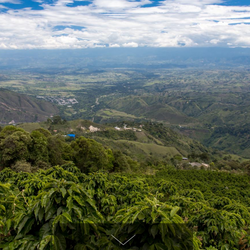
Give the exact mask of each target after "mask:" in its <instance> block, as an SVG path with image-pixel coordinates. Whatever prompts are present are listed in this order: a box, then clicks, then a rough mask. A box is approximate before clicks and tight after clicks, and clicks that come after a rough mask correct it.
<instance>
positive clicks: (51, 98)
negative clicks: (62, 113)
mask: <svg viewBox="0 0 250 250" xmlns="http://www.w3.org/2000/svg"><path fill="white" fill-rule="evenodd" d="M36 98H37V99H43V100H45V101H48V102H53V103H56V104H58V105H62V106H63V105H74V104H77V103H78V101H77V100H76V98H62V97H55V96H42V95H37V96H36Z"/></svg>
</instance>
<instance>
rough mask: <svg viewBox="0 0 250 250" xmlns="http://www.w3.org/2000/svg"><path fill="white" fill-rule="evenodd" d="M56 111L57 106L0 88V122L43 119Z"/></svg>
mask: <svg viewBox="0 0 250 250" xmlns="http://www.w3.org/2000/svg"><path fill="white" fill-rule="evenodd" d="M57 113H58V109H57V107H56V106H55V105H54V104H52V103H49V102H46V101H41V100H37V99H35V98H33V97H30V96H27V95H23V94H19V93H15V92H13V91H10V90H6V89H0V123H1V124H9V123H19V122H36V121H44V120H46V119H47V118H48V117H50V116H51V115H55V114H57Z"/></svg>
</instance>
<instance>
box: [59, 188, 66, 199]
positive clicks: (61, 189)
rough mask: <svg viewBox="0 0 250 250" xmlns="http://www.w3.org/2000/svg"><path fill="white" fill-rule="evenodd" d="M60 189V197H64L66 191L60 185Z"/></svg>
mask: <svg viewBox="0 0 250 250" xmlns="http://www.w3.org/2000/svg"><path fill="white" fill-rule="evenodd" d="M60 191H61V193H62V197H63V198H64V197H65V195H66V193H67V191H66V189H65V188H64V187H62V188H60Z"/></svg>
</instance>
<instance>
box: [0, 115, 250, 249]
mask: <svg viewBox="0 0 250 250" xmlns="http://www.w3.org/2000/svg"><path fill="white" fill-rule="evenodd" d="M55 123H60V124H59V125H60V126H61V128H62V126H66V127H67V125H68V123H67V122H66V121H63V120H60V119H57V118H56V119H54V121H51V122H50V123H49V124H48V125H49V126H56V124H55ZM76 124H78V122H77V123H76ZM88 124H90V123H88ZM131 125H132V124H131ZM54 128H55V127H53V129H54ZM143 130H144V131H145V133H149V132H150V134H148V136H152V138H153V139H154V140H156V142H158V143H163V144H164V143H165V144H168V143H173V145H174V144H178V143H179V142H180V141H179V140H177V138H178V137H173V135H174V133H175V132H171V130H169V129H166V130H165V129H164V126H163V125H161V124H157V125H156V126H153V124H152V123H146V124H144V128H143ZM96 133H97V137H100V138H103V139H107V138H112V140H114V141H115V140H116V139H119V138H116V137H117V136H119V133H116V132H115V131H109V132H107V131H105V130H104V131H103V132H101V131H99V132H96ZM171 133H173V134H172V135H171ZM86 135H87V134H86ZM134 136H135V134H134V133H132V131H131V132H129V131H127V132H126V131H124V133H122V134H121V137H123V138H126V137H128V138H130V139H131V140H133V139H134ZM115 138H116V139H115ZM152 138H151V139H152ZM186 144H187V145H188V143H187V142H186ZM155 145H157V144H155ZM191 145H192V144H191ZM201 149H202V150H206V148H201ZM202 150H201V151H197V152H192V153H190V155H189V157H190V159H195V160H198V159H201V160H203V161H205V162H207V161H210V160H211V157H212V156H211V152H209V151H208V152H206V151H204V152H203V151H202ZM229 158H230V157H229ZM181 159H182V157H181V156H180V155H176V156H174V157H172V158H171V159H165V160H164V159H161V160H159V159H158V160H157V159H156V160H154V159H153V158H151V159H150V158H148V159H145V161H135V160H132V159H131V158H130V157H129V156H128V155H126V154H124V153H122V152H121V151H119V150H115V149H111V148H109V147H105V146H103V145H102V144H100V143H98V142H96V141H95V140H93V139H90V138H86V137H83V136H79V137H77V138H76V139H75V140H65V138H64V137H63V136H62V135H60V134H55V135H52V134H51V133H50V132H49V131H48V130H46V129H43V128H41V127H40V128H37V129H35V130H33V131H32V132H30V133H29V132H27V131H25V130H24V129H22V128H19V127H15V126H6V127H4V128H3V129H2V130H1V132H0V161H1V168H2V171H0V249H4V250H11V249H25V250H26V249H41V250H42V249H44V250H46V249H61V250H64V249H65V250H68V249H69V250H70V249H75V250H78V249H122V246H121V245H120V244H119V243H118V242H117V241H116V240H114V239H113V238H112V237H111V235H115V237H116V238H118V239H120V241H121V242H125V241H126V240H127V239H128V238H130V237H131V236H133V235H136V236H135V237H134V238H133V239H132V240H131V241H130V242H128V243H127V244H126V246H124V249H152V250H153V249H155V250H159V249H181V250H182V249H190V250H191V249H197V250H198V249H206V250H215V249H217V250H226V249H228V250H236V249H249V247H250V231H249V223H250V184H249V183H250V179H249V176H248V175H247V174H244V173H243V172H242V171H239V172H238V173H237V174H234V173H231V172H229V171H227V172H225V171H218V169H217V168H216V167H215V166H211V167H210V168H209V169H207V170H194V169H193V170H178V168H180V166H181V164H182V163H181ZM214 160H215V159H214ZM223 161H224V163H225V164H231V165H232V166H233V164H236V163H235V162H234V161H233V160H231V159H224V160H223ZM216 164H217V163H216ZM220 164H222V165H223V162H221V163H220ZM237 164H238V165H234V167H236V169H238V167H242V169H244V170H245V171H246V170H247V169H249V163H248V162H242V163H237ZM214 165H215V164H214ZM181 168H185V167H181ZM186 169H190V167H189V168H186ZM212 169H217V171H212ZM221 169H222V168H221ZM148 170H151V171H148ZM132 247H133V248H132Z"/></svg>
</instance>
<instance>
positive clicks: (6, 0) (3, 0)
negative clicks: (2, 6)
mask: <svg viewBox="0 0 250 250" xmlns="http://www.w3.org/2000/svg"><path fill="white" fill-rule="evenodd" d="M0 3H13V4H20V3H21V2H20V1H19V0H0Z"/></svg>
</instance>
